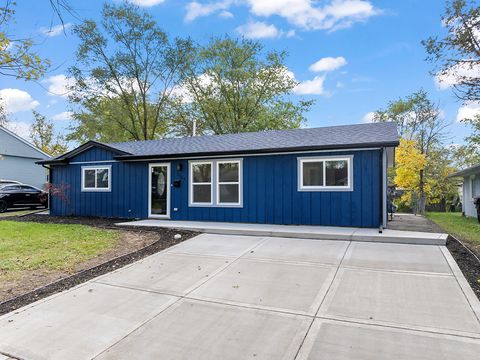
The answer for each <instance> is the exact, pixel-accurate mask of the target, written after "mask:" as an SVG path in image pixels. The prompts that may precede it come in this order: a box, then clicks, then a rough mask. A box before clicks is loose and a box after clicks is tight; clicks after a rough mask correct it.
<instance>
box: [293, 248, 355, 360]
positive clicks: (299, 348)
mask: <svg viewBox="0 0 480 360" xmlns="http://www.w3.org/2000/svg"><path fill="white" fill-rule="evenodd" d="M352 242H353V241H352V240H350V241H349V242H348V246H347V247H346V248H345V251H344V253H343V256H342V259H341V260H340V261H339V263H338V265H337V268H336V269H335V273H334V275H333V277H332V280H331V281H330V285H328V289H327V291H326V292H325V294H324V296H323V299H322V301H321V302H320V305H319V306H318V308H317V311H316V312H315V315H314V317H313V319H312V321H311V322H310V325H309V326H308V328H307V331H306V332H305V335H304V337H303V339H302V342H301V343H300V346H299V347H298V349H297V352H296V353H295V356H294V358H293V360H296V359H297V358H298V355H299V354H300V350H301V349H302V347H303V344H304V343H305V339H306V338H307V336H308V334H309V333H310V329H311V328H312V326H313V323H314V322H315V318H317V315H318V312H319V311H320V308H321V307H322V305H323V302H324V301H325V299H326V297H327V295H328V293H329V291H330V289H331V288H332V284H333V283H334V281H335V278H336V277H337V274H338V271H339V269H340V266H341V265H342V262H343V259H345V255H346V254H347V252H348V249H349V248H350V246H351V245H352Z"/></svg>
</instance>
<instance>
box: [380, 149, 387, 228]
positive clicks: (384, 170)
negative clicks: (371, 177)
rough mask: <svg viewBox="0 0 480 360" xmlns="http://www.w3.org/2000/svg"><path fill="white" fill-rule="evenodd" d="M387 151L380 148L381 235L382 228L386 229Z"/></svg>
mask: <svg viewBox="0 0 480 360" xmlns="http://www.w3.org/2000/svg"><path fill="white" fill-rule="evenodd" d="M387 167H388V159H387V149H386V148H385V147H383V148H382V225H381V226H380V229H379V232H380V233H381V232H382V231H383V229H384V228H386V227H387V220H388V219H387V217H388V214H387V201H388V199H387Z"/></svg>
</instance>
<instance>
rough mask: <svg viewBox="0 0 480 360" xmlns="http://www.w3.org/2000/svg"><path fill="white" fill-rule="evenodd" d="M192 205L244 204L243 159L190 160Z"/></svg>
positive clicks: (226, 205) (224, 205) (225, 205)
mask: <svg viewBox="0 0 480 360" xmlns="http://www.w3.org/2000/svg"><path fill="white" fill-rule="evenodd" d="M189 190H190V195H189V196H190V206H222V207H228V206H233V207H235V206H242V161H241V160H237V159H235V160H211V161H191V162H190V187H189Z"/></svg>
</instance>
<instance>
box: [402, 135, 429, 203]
mask: <svg viewBox="0 0 480 360" xmlns="http://www.w3.org/2000/svg"><path fill="white" fill-rule="evenodd" d="M395 161H396V171H395V179H394V182H395V184H396V185H397V187H399V188H403V189H409V190H411V192H406V193H405V194H404V195H402V197H401V198H400V201H401V202H403V203H411V202H412V197H413V196H416V197H417V198H418V196H419V194H420V193H421V192H422V191H423V192H428V191H425V190H428V189H426V188H428V184H422V176H421V174H422V172H423V171H424V169H425V166H426V165H427V156H426V155H425V154H422V153H421V152H420V150H418V147H417V145H416V143H415V141H414V140H407V139H401V140H400V145H399V146H398V148H397V150H396V154H395ZM422 187H423V190H422Z"/></svg>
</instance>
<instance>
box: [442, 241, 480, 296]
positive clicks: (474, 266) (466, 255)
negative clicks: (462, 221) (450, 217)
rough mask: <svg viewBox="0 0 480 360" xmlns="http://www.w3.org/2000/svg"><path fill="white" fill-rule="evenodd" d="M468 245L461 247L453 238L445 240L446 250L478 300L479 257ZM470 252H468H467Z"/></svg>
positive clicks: (479, 279)
mask: <svg viewBox="0 0 480 360" xmlns="http://www.w3.org/2000/svg"><path fill="white" fill-rule="evenodd" d="M467 246H468V245H462V243H460V241H458V240H457V239H456V238H454V237H453V236H449V237H448V239H447V249H448V251H450V254H452V256H453V258H454V259H455V261H456V262H457V264H458V267H459V268H460V270H462V273H463V276H465V278H466V279H467V281H468V283H469V284H470V286H471V288H472V289H473V292H474V293H475V295H477V298H478V299H479V300H480V261H479V260H478V259H480V256H479V255H478V254H477V253H476V252H475V251H474V250H473V249H470V248H466V247H467ZM469 250H470V251H469Z"/></svg>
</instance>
